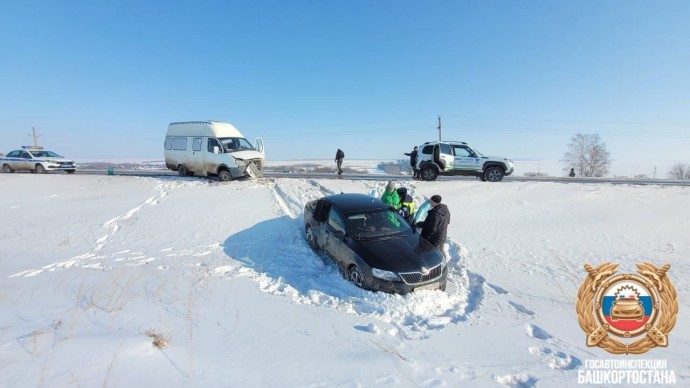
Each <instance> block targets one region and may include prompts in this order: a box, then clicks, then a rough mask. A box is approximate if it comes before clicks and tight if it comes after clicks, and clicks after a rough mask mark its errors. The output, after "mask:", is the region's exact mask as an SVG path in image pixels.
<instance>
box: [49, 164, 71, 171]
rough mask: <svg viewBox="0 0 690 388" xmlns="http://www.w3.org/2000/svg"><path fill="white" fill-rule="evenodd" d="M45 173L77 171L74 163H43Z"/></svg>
mask: <svg viewBox="0 0 690 388" xmlns="http://www.w3.org/2000/svg"><path fill="white" fill-rule="evenodd" d="M43 168H45V169H46V171H74V170H76V169H77V164H76V163H44V164H43Z"/></svg>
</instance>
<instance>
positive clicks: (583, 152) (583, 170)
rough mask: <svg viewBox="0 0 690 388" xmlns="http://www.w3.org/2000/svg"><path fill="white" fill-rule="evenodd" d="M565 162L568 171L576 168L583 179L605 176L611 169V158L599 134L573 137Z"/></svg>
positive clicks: (582, 134) (579, 134)
mask: <svg viewBox="0 0 690 388" xmlns="http://www.w3.org/2000/svg"><path fill="white" fill-rule="evenodd" d="M564 161H565V163H566V166H567V167H566V169H568V170H569V169H571V168H574V169H575V171H576V173H577V174H578V175H579V176H581V177H593V176H597V177H598V176H605V175H606V174H608V172H609V167H611V156H610V155H609V152H608V151H607V150H606V144H604V143H603V142H602V141H601V137H600V136H599V134H598V133H594V134H589V133H578V134H576V135H575V136H573V137H572V138H571V139H570V144H568V152H566V153H565V160H564Z"/></svg>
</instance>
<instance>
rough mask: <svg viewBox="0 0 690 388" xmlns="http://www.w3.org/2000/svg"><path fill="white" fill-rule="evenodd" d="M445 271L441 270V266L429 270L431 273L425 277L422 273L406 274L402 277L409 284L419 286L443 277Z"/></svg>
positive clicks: (402, 274)
mask: <svg viewBox="0 0 690 388" xmlns="http://www.w3.org/2000/svg"><path fill="white" fill-rule="evenodd" d="M442 274H443V270H442V269H441V264H439V265H437V266H436V267H434V268H432V269H430V270H429V272H428V273H427V274H426V275H424V274H422V273H421V272H406V273H401V274H400V277H401V278H402V279H403V281H404V282H405V283H407V284H419V283H424V282H428V281H431V280H434V279H436V278H439V277H441V275H442Z"/></svg>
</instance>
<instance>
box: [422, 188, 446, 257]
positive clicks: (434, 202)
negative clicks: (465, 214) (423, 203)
mask: <svg viewBox="0 0 690 388" xmlns="http://www.w3.org/2000/svg"><path fill="white" fill-rule="evenodd" d="M429 203H430V204H431V209H430V210H429V213H428V215H427V216H426V220H424V224H423V226H422V232H421V233H420V235H421V236H422V237H424V239H425V240H427V241H428V242H430V243H431V244H432V245H434V246H435V247H436V248H438V249H439V250H440V251H441V252H443V244H445V243H446V236H447V235H448V224H450V211H449V210H448V206H446V205H444V204H442V203H441V196H440V195H432V196H431V198H430V200H429Z"/></svg>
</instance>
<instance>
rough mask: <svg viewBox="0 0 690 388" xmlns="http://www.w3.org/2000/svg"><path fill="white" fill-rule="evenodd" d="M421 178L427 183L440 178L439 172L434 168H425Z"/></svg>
mask: <svg viewBox="0 0 690 388" xmlns="http://www.w3.org/2000/svg"><path fill="white" fill-rule="evenodd" d="M421 176H422V179H424V180H425V181H433V180H434V179H436V177H437V176H438V171H436V169H435V168H433V167H424V168H423V169H422V172H421Z"/></svg>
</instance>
